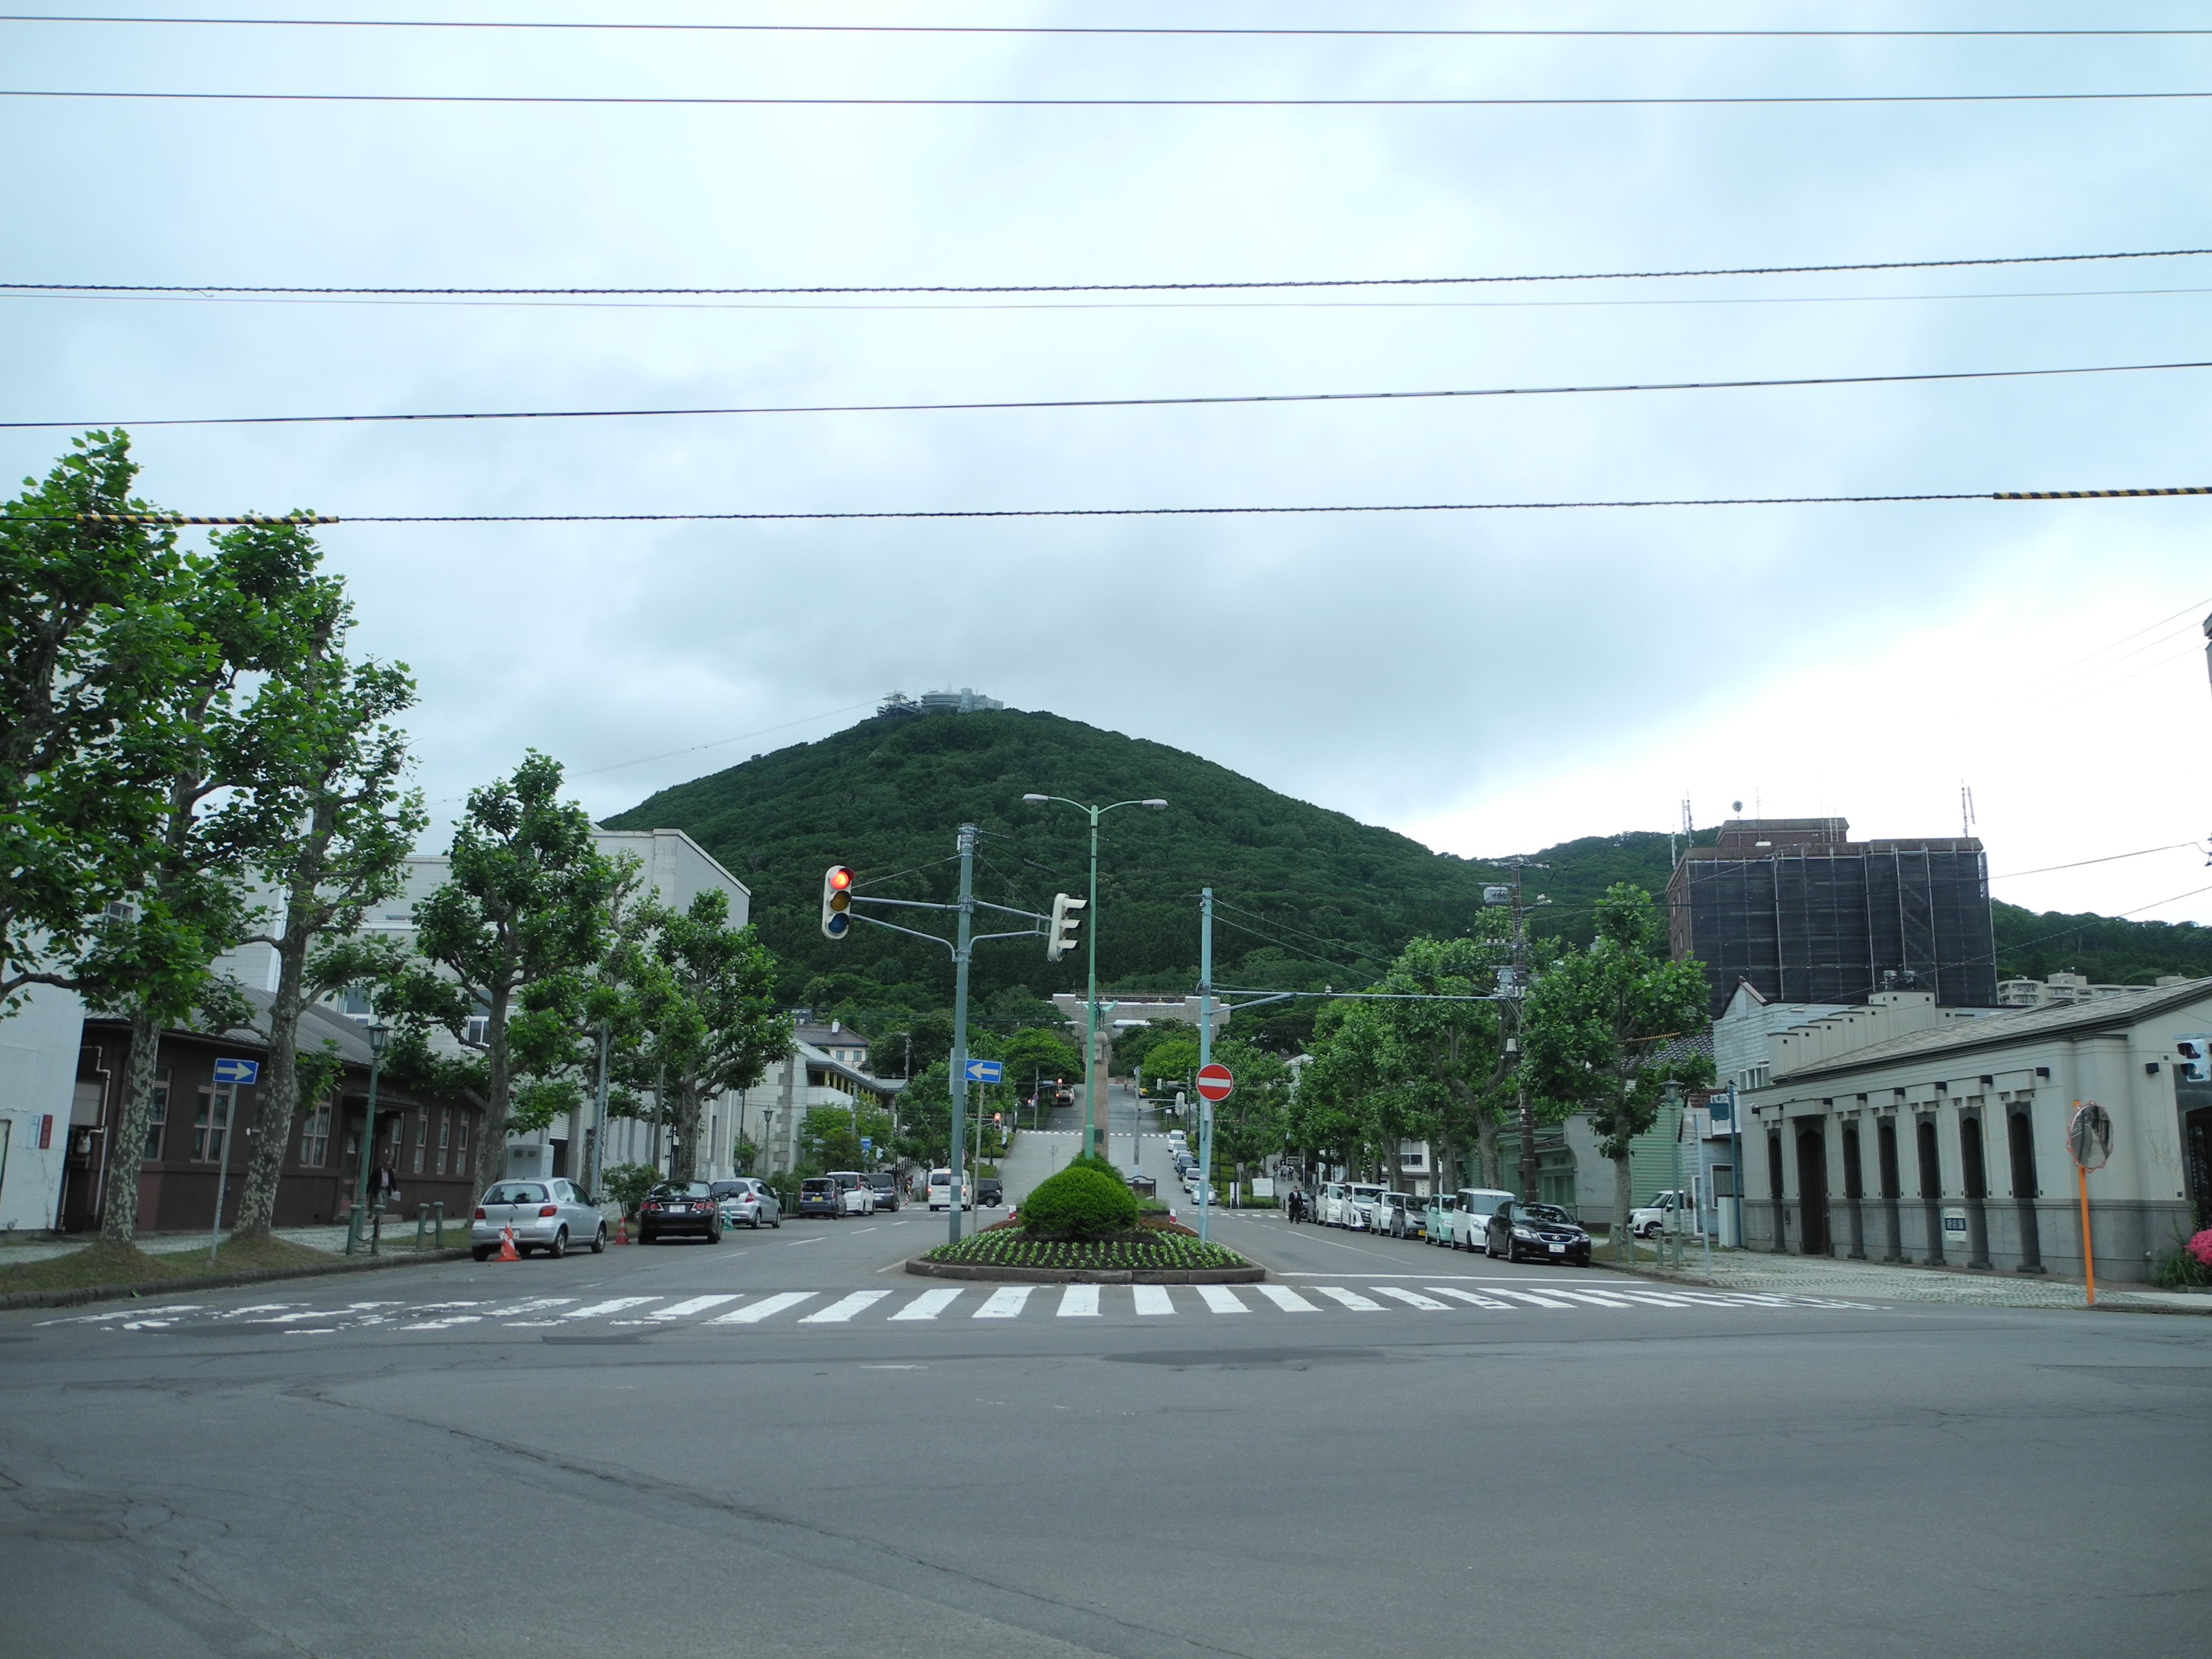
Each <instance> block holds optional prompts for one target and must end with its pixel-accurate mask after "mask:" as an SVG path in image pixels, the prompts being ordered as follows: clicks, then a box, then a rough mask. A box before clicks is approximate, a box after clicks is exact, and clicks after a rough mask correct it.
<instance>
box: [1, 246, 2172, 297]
mask: <svg viewBox="0 0 2212 1659" xmlns="http://www.w3.org/2000/svg"><path fill="white" fill-rule="evenodd" d="M2208 253H2212V247H2170V248H2145V249H2140V250H2136V251H2132V252H2116V253H2020V254H1996V255H1990V256H1984V257H1977V258H1960V259H1869V260H1859V261H1857V262H1855V263H1848V264H1814V265H1728V266H1711V267H1707V268H1703V269H1697V268H1686V269H1681V270H1584V271H1553V272H1548V273H1543V274H1538V275H1524V276H1324V277H1310V278H1307V277H1285V278H1276V279H1269V280H1265V281H1255V282H1197V281H1188V282H1172V283H967V284H957V283H901V284H878V285H875V286H872V287H854V286H832V285H825V284H821V283H817V284H814V285H811V286H808V287H799V288H792V287H785V288H762V287H756V288H346V287H322V288H311V287H276V286H268V285H263V286H258V287H243V286H237V285H228V286H226V285H224V284H222V283H0V293H35V294H182V295H204V294H249V295H286V294H291V295H363V296H369V297H378V296H385V297H405V296H410V295H418V296H438V295H450V296H459V297H465V296H471V295H474V296H483V297H489V298H512V299H527V298H532V297H538V298H557V297H564V296H565V297H575V296H586V295H604V296H606V297H610V298H618V297H622V296H625V295H627V296H632V297H642V298H650V297H654V296H670V297H674V296H681V295H697V296H701V297H713V296H722V297H732V298H734V297H742V296H744V295H778V294H785V295H810V294H811V295H833V294H1156V293H1178V292H1185V291H1188V290H1193V289H1202V290H1205V291H1206V292H1221V293H1226V292H1230V291H1232V290H1243V289H1325V288H1435V287H1467V286H1473V285H1477V284H1490V283H1622V282H1655V281H1671V280H1674V279H1676V278H1681V277H1692V276H1818V275H1827V274H1836V273H1842V272H1850V271H1863V270H1963V269H1967V268H1970V267H1971V268H1981V267H1986V266H1991V265H2056V264H2103V263H2107V262H2110V261H2113V260H2120V259H2190V258H2201V257H2203V255H2205V254H2208Z"/></svg>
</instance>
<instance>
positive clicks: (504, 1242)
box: [498, 1227, 522, 1261]
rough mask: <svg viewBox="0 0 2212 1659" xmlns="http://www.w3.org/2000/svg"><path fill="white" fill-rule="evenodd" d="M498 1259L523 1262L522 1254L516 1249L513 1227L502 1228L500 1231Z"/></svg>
mask: <svg viewBox="0 0 2212 1659" xmlns="http://www.w3.org/2000/svg"><path fill="white" fill-rule="evenodd" d="M498 1259H499V1260H500V1261H521V1260H522V1255H521V1253H520V1251H518V1250H517V1249H515V1248H514V1229H513V1228H512V1227H501V1229H500V1230H499V1257H498Z"/></svg>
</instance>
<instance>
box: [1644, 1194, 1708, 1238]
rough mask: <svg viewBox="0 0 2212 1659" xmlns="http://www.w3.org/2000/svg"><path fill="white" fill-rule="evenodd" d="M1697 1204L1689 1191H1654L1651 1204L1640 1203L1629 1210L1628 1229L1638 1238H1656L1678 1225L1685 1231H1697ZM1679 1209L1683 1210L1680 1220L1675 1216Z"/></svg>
mask: <svg viewBox="0 0 2212 1659" xmlns="http://www.w3.org/2000/svg"><path fill="white" fill-rule="evenodd" d="M1695 1205H1696V1200H1695V1199H1694V1198H1693V1197H1692V1195H1691V1194H1688V1193H1678V1192H1665V1193H1654V1194H1651V1201H1650V1203H1649V1204H1639V1205H1638V1206H1636V1208H1634V1209H1632V1210H1631V1211H1630V1212H1628V1231H1631V1232H1632V1233H1634V1234H1635V1235H1636V1236H1637V1237H1638V1238H1656V1237H1658V1236H1659V1235H1660V1234H1661V1233H1663V1232H1667V1231H1671V1230H1672V1229H1674V1228H1675V1227H1678V1226H1679V1227H1680V1229H1681V1231H1684V1232H1695V1231H1697V1229H1698V1218H1697V1213H1696V1209H1695ZM1678 1209H1679V1210H1680V1211H1681V1212H1682V1216H1681V1218H1680V1221H1677V1220H1676V1219H1675V1216H1674V1212H1675V1211H1676V1210H1678Z"/></svg>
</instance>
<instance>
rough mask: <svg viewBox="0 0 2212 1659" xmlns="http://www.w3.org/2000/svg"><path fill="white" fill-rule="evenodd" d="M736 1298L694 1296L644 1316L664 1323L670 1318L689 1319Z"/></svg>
mask: <svg viewBox="0 0 2212 1659" xmlns="http://www.w3.org/2000/svg"><path fill="white" fill-rule="evenodd" d="M737 1299H738V1298H737V1297H735V1296H695V1297H692V1298H691V1299H690V1301H689V1302H678V1303H673V1304H671V1305H669V1306H668V1307H665V1308H659V1309H656V1310H654V1311H653V1312H652V1313H649V1314H647V1316H646V1317H647V1319H651V1320H654V1321H657V1322H664V1323H665V1322H667V1321H670V1320H675V1319H689V1318H690V1317H691V1316H693V1315H695V1314H702V1313H705V1312H706V1311H707V1310H708V1309H709V1308H719V1307H720V1306H721V1305H722V1304H724V1303H725V1302H735V1301H736V1300H737Z"/></svg>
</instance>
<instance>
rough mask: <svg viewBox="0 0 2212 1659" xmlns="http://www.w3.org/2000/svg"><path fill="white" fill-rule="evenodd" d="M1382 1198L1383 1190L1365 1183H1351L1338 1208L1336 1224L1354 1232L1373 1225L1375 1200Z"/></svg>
mask: <svg viewBox="0 0 2212 1659" xmlns="http://www.w3.org/2000/svg"><path fill="white" fill-rule="evenodd" d="M1382 1196H1383V1189H1382V1188H1380V1187H1377V1186H1375V1185H1373V1184H1371V1183H1370V1182H1364V1181H1355V1182H1350V1183H1349V1184H1348V1185H1346V1188H1345V1189H1344V1198H1343V1201H1342V1202H1340V1204H1339V1205H1338V1206H1337V1216H1338V1220H1337V1223H1336V1225H1338V1226H1340V1227H1349V1228H1351V1229H1352V1230H1353V1231H1362V1230H1364V1229H1365V1228H1367V1227H1369V1226H1371V1225H1373V1223H1372V1221H1371V1220H1370V1216H1371V1213H1372V1212H1373V1210H1374V1207H1375V1200H1376V1199H1378V1198H1380V1197H1382Z"/></svg>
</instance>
